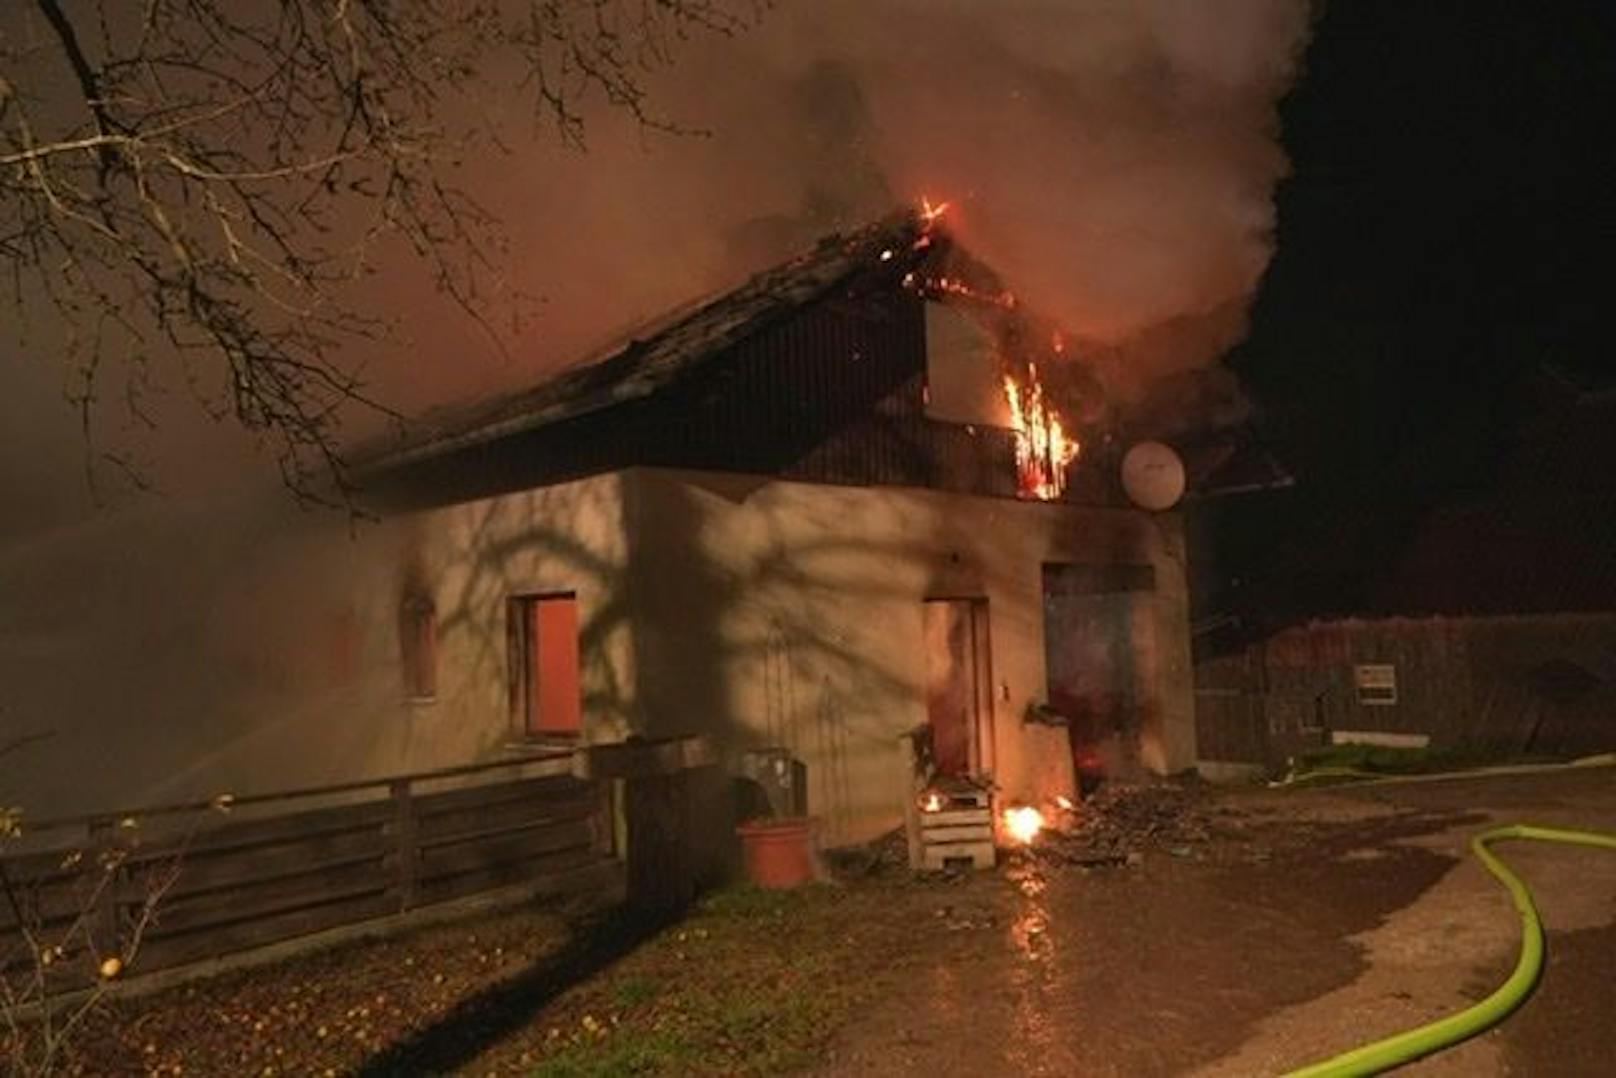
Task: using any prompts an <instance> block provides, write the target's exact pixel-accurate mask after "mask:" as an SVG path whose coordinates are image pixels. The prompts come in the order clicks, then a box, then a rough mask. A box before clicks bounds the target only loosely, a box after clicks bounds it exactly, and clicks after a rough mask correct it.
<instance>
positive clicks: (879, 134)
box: [379, 0, 1309, 423]
mask: <svg viewBox="0 0 1616 1078" xmlns="http://www.w3.org/2000/svg"><path fill="white" fill-rule="evenodd" d="M1308 18H1309V8H1308V5H1307V4H1306V3H1305V0H1231V2H1229V3H1219V4H1205V3H1201V2H1197V0H1140V2H1138V3H1128V4H1117V3H1112V2H1106V0H1061V2H1048V3H1036V4H1019V3H1018V4H1000V3H986V2H980V0H887V2H884V3H879V4H871V3H859V2H852V0H847V2H826V3H816V4H813V5H795V6H792V7H789V8H787V7H782V8H779V9H776V10H775V11H773V12H772V13H771V14H770V15H769V16H768V18H767V19H766V20H765V21H764V23H763V24H762V25H761V26H760V27H759V28H758V29H757V30H755V31H754V32H752V33H751V34H750V35H748V36H746V37H743V38H741V39H739V40H736V41H729V40H715V41H705V42H700V43H697V44H696V45H695V46H694V47H693V48H692V50H691V52H690V53H689V54H688V55H686V56H685V57H684V60H683V62H682V63H681V65H680V66H679V67H678V68H677V69H676V70H675V71H674V72H673V73H671V74H670V75H669V76H668V77H667V78H665V79H663V80H661V82H660V84H658V85H656V86H655V87H654V88H655V90H656V92H657V93H656V98H655V100H657V101H658V102H659V107H660V108H661V110H662V112H663V114H664V115H665V116H667V117H668V118H669V119H671V120H673V121H674V122H676V123H682V124H686V125H690V126H699V127H702V128H705V129H706V133H705V134H704V135H701V136H695V137H672V138H669V137H663V136H651V137H649V138H646V137H644V136H643V135H641V134H640V133H638V132H633V131H630V130H628V129H626V128H625V127H624V126H623V125H621V124H620V123H618V122H617V121H616V120H614V119H613V118H611V117H607V116H602V117H599V118H598V124H597V127H596V128H595V138H594V139H593V141H592V145H591V149H590V150H589V152H588V153H587V154H585V155H582V156H576V155H574V156H568V155H565V154H558V153H540V154H536V155H534V156H533V157H532V159H531V161H530V162H529V164H530V167H528V168H521V167H518V168H515V169H513V170H511V171H510V173H509V174H510V175H514V176H520V177H523V182H522V185H521V187H520V189H519V190H501V191H497V192H494V195H495V197H496V198H497V199H499V200H500V201H501V202H504V203H505V205H503V206H502V207H501V208H502V209H504V210H505V212H506V213H507V217H508V219H510V220H511V221H512V222H513V228H514V229H515V230H516V232H515V236H514V239H515V244H514V249H515V250H516V251H517V252H518V255H517V262H518V265H517V266H516V267H514V278H513V279H514V281H515V283H516V284H517V285H518V286H519V287H520V289H521V290H524V291H526V292H528V293H531V294H534V295H538V296H541V297H543V302H542V303H541V304H540V306H539V307H538V309H537V317H536V318H535V320H534V321H533V322H532V325H531V330H530V333H529V334H528V335H525V336H524V337H523V338H522V339H520V340H518V341H517V342H516V344H515V346H514V349H513V352H512V356H511V358H510V359H508V360H506V361H503V362H501V363H498V364H494V365H492V366H489V367H487V368H486V369H485V376H486V378H487V384H489V385H492V384H494V383H497V382H499V381H501V380H504V379H513V380H515V381H516V382H523V381H529V380H531V379H532V378H533V377H534V376H536V375H538V374H539V373H541V372H542V371H544V370H547V369H552V368H553V367H554V366H555V365H557V364H561V363H565V362H566V361H568V360H570V359H575V358H577V357H578V356H579V355H580V354H582V353H583V352H585V351H587V349H588V347H589V346H590V345H592V344H597V343H600V342H601V341H602V340H603V339H605V338H608V337H610V336H611V334H612V332H613V330H614V329H620V328H623V327H625V326H627V325H630V324H632V323H633V322H634V321H635V320H637V319H641V318H644V317H647V316H649V315H652V314H654V313H656V312H657V311H659V310H661V309H665V308H668V307H671V306H674V305H676V304H679V303H682V302H685V301H687V300H690V299H691V298H693V297H694V296H695V295H698V294H701V293H704V292H708V291H713V290H717V289H720V288H723V287H726V286H727V285H729V284H732V283H734V282H735V281H737V280H739V279H741V278H744V277H745V276H746V275H747V274H748V273H750V272H752V271H755V270H756V269H758V268H760V267H762V266H764V265H766V264H768V263H769V262H770V261H771V260H774V259H777V258H779V257H781V256H783V255H785V254H787V253H789V252H790V251H791V250H793V249H794V248H797V247H800V246H803V245H805V244H808V243H811V242H812V241H813V240H814V239H816V238H817V237H818V236H820V235H822V234H824V233H826V232H829V231H833V230H836V229H840V228H847V227H852V226H856V225H859V224H862V223H864V222H865V221H867V220H870V219H872V218H874V217H876V216H879V215H881V214H882V213H885V212H887V211H889V210H890V209H892V208H893V206H894V205H895V204H898V203H912V202H914V201H916V200H917V199H918V198H919V197H920V196H921V195H927V196H930V197H931V198H933V199H945V198H946V199H949V200H951V201H952V202H953V203H954V207H953V209H952V210H951V212H950V215H949V221H950V226H951V228H952V229H953V231H954V232H955V233H956V235H958V236H959V237H960V238H961V239H962V240H963V241H964V242H965V243H966V245H967V246H968V247H970V248H971V249H972V251H973V252H974V253H975V254H976V255H978V256H979V257H980V258H981V259H983V260H984V261H986V262H987V263H988V264H990V265H992V266H994V267H995V268H996V269H997V270H998V271H999V272H1000V273H1001V274H1002V275H1003V276H1004V278H1005V279H1006V280H1007V281H1009V282H1010V283H1011V285H1012V287H1013V288H1014V289H1015V291H1016V292H1017V294H1018V295H1019V296H1020V298H1021V299H1023V300H1024V301H1025V302H1026V303H1027V304H1028V305H1029V306H1030V307H1033V308H1035V309H1038V310H1040V311H1042V312H1043V313H1045V314H1047V315H1048V316H1050V317H1052V318H1054V319H1055V320H1056V321H1058V322H1059V323H1061V324H1062V325H1064V326H1065V327H1066V328H1067V329H1068V330H1069V331H1070V332H1071V333H1072V334H1073V335H1074V336H1075V337H1076V338H1077V340H1078V341H1079V342H1081V343H1082V345H1083V346H1082V347H1079V348H1078V349H1076V350H1075V351H1076V353H1077V354H1078V355H1079V356H1082V357H1085V358H1086V360H1087V362H1089V363H1091V364H1093V365H1095V366H1096V367H1098V368H1099V373H1100V374H1101V376H1102V377H1103V378H1104V379H1105V381H1106V382H1107V383H1108V384H1109V386H1110V387H1111V389H1112V390H1113V392H1115V393H1116V394H1117V395H1118V396H1120V397H1122V398H1124V399H1131V400H1132V401H1134V402H1135V403H1136V404H1139V405H1140V406H1141V408H1144V409H1146V410H1148V409H1149V408H1150V407H1155V408H1156V409H1157V410H1158V411H1159V410H1161V409H1162V408H1163V407H1164V406H1165V407H1166V408H1167V409H1168V410H1169V411H1177V412H1184V411H1197V410H1202V411H1204V410H1205V409H1206V408H1207V407H1208V402H1207V393H1208V391H1209V390H1208V388H1207V387H1211V390H1210V391H1211V392H1212V393H1214V394H1216V393H1217V392H1218V391H1219V386H1220V384H1221V383H1220V380H1219V378H1218V377H1217V368H1216V366H1215V361H1216V359H1217V358H1218V356H1220V355H1221V354H1222V353H1223V352H1224V351H1226V350H1227V349H1228V348H1229V346H1231V345H1232V344H1234V343H1235V342H1236V341H1238V340H1239V338H1240V337H1241V335H1242V334H1243V333H1244V329H1245V315H1246V311H1247V308H1248V306H1249V303H1250V300H1251V298H1252V295H1253V293H1254V292H1255V289H1256V287H1257V283H1258V281H1259V279H1260V278H1261V276H1262V274H1263V271H1264V269H1265V268H1266V266H1267V264H1268V261H1269V258H1270V257H1271V255H1272V252H1273V243H1274V240H1273V230H1274V204H1273V194H1274V188H1275V185H1276V184H1277V182H1278V181H1279V180H1280V179H1281V177H1282V176H1283V175H1284V173H1285V170H1286V160H1285V156H1284V153H1283V151H1282V150H1281V148H1280V146H1279V143H1278V120H1277V112H1276V105H1277V102H1278V99H1279V97H1280V96H1281V94H1283V92H1284V91H1285V90H1286V88H1287V87H1288V86H1289V84H1290V81H1291V79H1292V77H1293V75H1294V73H1295V70H1296V67H1297V64H1298V61H1299V57H1300V55H1301V51H1302V48H1303V46H1304V44H1305V41H1306V36H1307V31H1308ZM534 184H536V185H537V188H536V189H535V187H534V186H533V185H534ZM379 366H380V365H379ZM496 368H497V369H496ZM1185 372H1194V373H1198V374H1200V375H1201V377H1198V378H1196V379H1193V380H1192V381H1193V382H1194V385H1195V387H1197V388H1193V389H1191V388H1186V387H1185V386H1184V385H1182V384H1178V385H1175V383H1181V382H1182V381H1183V378H1182V376H1183V375H1184V373H1185ZM1209 372H1210V374H1211V375H1212V376H1211V377H1207V376H1206V375H1207V374H1208V373H1209ZM411 373H412V377H416V378H418V377H419V376H420V375H421V374H423V373H424V372H423V371H422V370H421V368H420V366H415V367H414V369H413V370H412V372H411ZM444 373H445V374H447V375H450V376H452V375H453V373H454V372H444ZM429 380H430V379H429ZM417 388H419V384H418V386H417ZM457 388H461V389H464V388H469V387H457ZM431 395H433V396H441V395H443V394H442V391H441V389H440V388H438V387H434V388H433V390H432V394H431ZM1146 398H1150V399H1148V400H1147V399H1146ZM1178 418H1179V419H1182V416H1179V417H1178ZM1199 418H1200V419H1202V420H1205V419H1216V418H1217V417H1215V416H1206V415H1203V416H1200V417H1199ZM1164 422H1169V423H1170V422H1171V419H1165V418H1164Z"/></svg>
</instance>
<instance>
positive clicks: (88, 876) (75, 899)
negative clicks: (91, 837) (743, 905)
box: [0, 870, 112, 931]
mask: <svg viewBox="0 0 1616 1078" xmlns="http://www.w3.org/2000/svg"><path fill="white" fill-rule="evenodd" d="M102 875H103V874H102V872H101V871H100V870H97V871H96V872H94V873H91V872H83V873H77V874H62V875H57V876H56V877H54V878H53V879H52V881H51V882H50V883H48V884H27V883H18V882H15V881H13V883H12V884H11V889H12V891H13V892H14V893H15V894H16V896H17V901H18V902H19V903H20V904H21V906H22V908H23V914H24V916H25V917H26V919H27V922H28V923H29V924H30V925H32V924H35V923H47V924H48V923H52V922H56V921H59V920H61V919H62V918H64V917H65V918H71V917H75V916H77V915H78V914H79V913H80V912H82V911H83V910H86V909H88V908H89V907H90V905H91V904H92V903H93V901H94V900H95V896H96V894H97V891H98V889H101V890H104V889H106V888H110V887H111V886H112V881H111V880H107V881H105V882H104V883H103V880H102ZM16 924H17V917H16V911H15V910H13V909H12V906H11V903H10V901H9V900H6V899H4V898H0V931H6V930H8V929H11V928H14V927H16Z"/></svg>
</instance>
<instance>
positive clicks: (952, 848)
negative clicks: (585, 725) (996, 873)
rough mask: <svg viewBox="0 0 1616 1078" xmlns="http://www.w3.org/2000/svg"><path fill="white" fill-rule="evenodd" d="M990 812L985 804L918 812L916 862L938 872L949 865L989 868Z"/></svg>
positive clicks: (991, 865) (991, 823) (990, 865)
mask: <svg viewBox="0 0 1616 1078" xmlns="http://www.w3.org/2000/svg"><path fill="white" fill-rule="evenodd" d="M993 860H994V855H993V812H992V810H991V809H989V808H987V807H981V808H978V807H974V806H973V807H971V808H949V809H945V810H943V811H942V812H926V813H921V815H920V865H919V867H920V868H922V869H924V870H926V871H930V872H938V871H941V870H943V869H945V868H948V867H950V866H951V865H953V864H958V863H961V862H965V863H968V864H969V865H970V866H971V867H972V868H992V867H993Z"/></svg>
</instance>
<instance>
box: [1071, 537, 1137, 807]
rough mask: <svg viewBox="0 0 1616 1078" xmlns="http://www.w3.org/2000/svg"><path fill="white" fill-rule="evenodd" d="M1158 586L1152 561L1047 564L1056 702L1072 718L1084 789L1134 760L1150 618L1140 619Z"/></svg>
mask: <svg viewBox="0 0 1616 1078" xmlns="http://www.w3.org/2000/svg"><path fill="white" fill-rule="evenodd" d="M1155 586H1156V580H1155V571H1154V569H1152V567H1151V566H1149V565H1045V566H1044V667H1045V670H1046V677H1047V680H1048V692H1049V703H1050V706H1051V707H1053V708H1054V709H1055V710H1056V711H1057V712H1059V713H1060V714H1061V715H1064V716H1065V717H1066V720H1067V722H1068V724H1069V730H1070V733H1071V739H1072V760H1073V763H1074V765H1075V767H1076V770H1077V775H1078V779H1079V782H1080V783H1081V784H1082V785H1083V786H1084V787H1085V788H1092V786H1093V784H1094V783H1095V782H1097V781H1098V780H1099V779H1100V778H1102V777H1104V776H1105V775H1106V774H1111V773H1115V772H1116V771H1118V770H1122V769H1126V768H1127V767H1129V766H1130V765H1131V764H1132V763H1134V762H1135V759H1134V758H1135V756H1136V755H1137V734H1138V727H1139V709H1140V703H1141V701H1140V698H1139V695H1140V694H1139V689H1140V676H1139V669H1138V656H1139V653H1140V649H1141V646H1142V645H1145V644H1146V643H1147V642H1146V641H1144V640H1141V639H1140V634H1141V633H1144V632H1147V631H1148V630H1149V622H1148V620H1145V619H1140V618H1136V608H1137V606H1138V599H1139V598H1140V596H1141V593H1149V592H1150V591H1152V590H1153V589H1154V588H1155Z"/></svg>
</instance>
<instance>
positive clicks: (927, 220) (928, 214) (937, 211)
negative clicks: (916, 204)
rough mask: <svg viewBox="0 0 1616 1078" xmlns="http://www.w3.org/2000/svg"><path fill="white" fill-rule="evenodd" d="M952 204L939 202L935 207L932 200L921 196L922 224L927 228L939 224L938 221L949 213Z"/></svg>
mask: <svg viewBox="0 0 1616 1078" xmlns="http://www.w3.org/2000/svg"><path fill="white" fill-rule="evenodd" d="M949 205H950V203H947V202H939V203H937V205H935V206H933V205H932V204H931V199H929V198H927V197H926V196H925V195H921V196H920V222H921V224H923V225H925V226H926V227H927V228H930V227H931V226H932V225H934V224H936V223H937V219H938V218H939V217H941V216H942V215H943V214H945V213H947V212H948V207H949Z"/></svg>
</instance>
